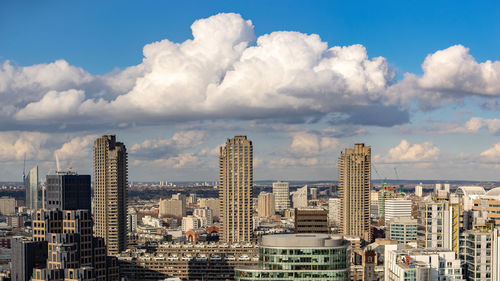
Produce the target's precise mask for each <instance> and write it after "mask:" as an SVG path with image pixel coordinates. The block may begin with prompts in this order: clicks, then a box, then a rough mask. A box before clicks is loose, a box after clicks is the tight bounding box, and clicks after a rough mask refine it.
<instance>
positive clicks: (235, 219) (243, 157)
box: [219, 136, 253, 242]
mask: <svg viewBox="0 0 500 281" xmlns="http://www.w3.org/2000/svg"><path fill="white" fill-rule="evenodd" d="M252 193H253V146H252V142H251V141H250V140H248V139H247V137H246V136H235V137H234V138H232V139H228V140H227V141H226V144H225V146H224V147H221V148H220V158H219V200H220V221H221V228H220V230H221V236H220V237H221V240H222V241H224V242H249V241H251V239H252V230H253V227H252Z"/></svg>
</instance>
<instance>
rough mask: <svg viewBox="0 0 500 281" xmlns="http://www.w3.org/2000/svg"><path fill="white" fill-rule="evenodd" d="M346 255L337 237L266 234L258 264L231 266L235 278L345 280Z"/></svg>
mask: <svg viewBox="0 0 500 281" xmlns="http://www.w3.org/2000/svg"><path fill="white" fill-rule="evenodd" d="M349 256H350V255H349V243H348V242H347V241H345V240H344V239H343V238H342V237H341V236H335V237H330V236H328V235H327V234H281V235H266V236H264V237H263V238H262V244H261V246H260V247H259V265H258V267H256V268H237V269H235V280H237V281H250V280H276V281H277V280H280V281H281V280H316V281H320V280H349V271H348V270H349Z"/></svg>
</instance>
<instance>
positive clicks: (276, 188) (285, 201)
mask: <svg viewBox="0 0 500 281" xmlns="http://www.w3.org/2000/svg"><path fill="white" fill-rule="evenodd" d="M273 194H274V203H275V209H276V211H278V212H281V211H283V210H286V209H288V208H290V185H289V183H288V182H281V181H278V182H273Z"/></svg>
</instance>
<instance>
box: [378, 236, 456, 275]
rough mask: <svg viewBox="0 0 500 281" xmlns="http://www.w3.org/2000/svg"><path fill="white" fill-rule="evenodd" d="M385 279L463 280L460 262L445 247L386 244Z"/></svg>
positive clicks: (453, 253)
mask: <svg viewBox="0 0 500 281" xmlns="http://www.w3.org/2000/svg"><path fill="white" fill-rule="evenodd" d="M384 268H385V273H384V275H385V280H391V281H392V280H398V281H406V280H416V281H431V280H457V281H460V280H464V279H463V276H462V268H461V262H460V260H459V259H458V258H456V257H455V252H453V251H450V250H447V249H417V248H411V249H408V248H406V247H405V246H404V245H386V246H385V249H384Z"/></svg>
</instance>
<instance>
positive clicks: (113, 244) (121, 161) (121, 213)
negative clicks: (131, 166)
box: [93, 135, 128, 255]
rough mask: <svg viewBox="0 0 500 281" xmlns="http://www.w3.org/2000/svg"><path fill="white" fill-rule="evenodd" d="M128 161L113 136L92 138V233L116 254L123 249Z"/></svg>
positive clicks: (125, 153) (110, 252) (111, 252)
mask: <svg viewBox="0 0 500 281" xmlns="http://www.w3.org/2000/svg"><path fill="white" fill-rule="evenodd" d="M127 177H128V162H127V150H126V148H125V145H124V144H123V143H121V142H117V141H116V137H115V136H114V135H106V136H102V137H101V138H98V139H96V140H95V141H94V212H93V214H94V235H95V236H97V237H102V238H104V242H105V243H106V245H107V251H108V254H110V255H113V254H114V255H116V254H118V253H119V252H121V251H124V250H125V249H126V248H127V185H128V182H127V181H128V178H127Z"/></svg>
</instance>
